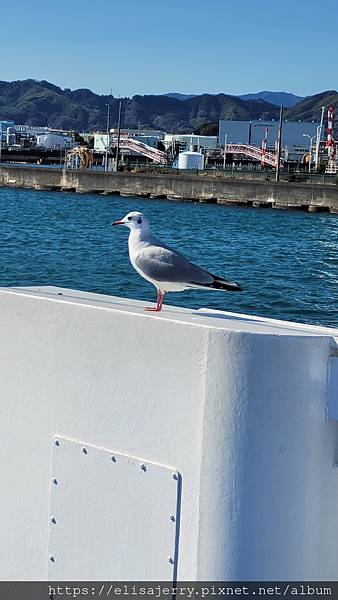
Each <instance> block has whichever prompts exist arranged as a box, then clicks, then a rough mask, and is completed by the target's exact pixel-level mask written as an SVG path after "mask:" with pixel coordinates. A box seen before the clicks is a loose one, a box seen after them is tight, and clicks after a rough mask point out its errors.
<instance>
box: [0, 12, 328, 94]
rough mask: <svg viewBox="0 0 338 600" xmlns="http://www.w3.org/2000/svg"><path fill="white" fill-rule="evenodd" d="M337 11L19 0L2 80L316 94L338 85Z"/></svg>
mask: <svg viewBox="0 0 338 600" xmlns="http://www.w3.org/2000/svg"><path fill="white" fill-rule="evenodd" d="M337 17H338V5H337V4H336V3H335V2H334V1H332V2H331V5H330V7H329V5H328V4H325V3H323V2H322V3H319V2H318V0H317V1H315V0H306V1H305V0H293V1H291V0H283V2H276V1H275V0H270V1H269V2H267V1H266V0H250V1H249V0H241V1H239V0H237V1H236V2H234V1H229V0H209V1H206V0H203V1H201V0H195V1H190V0H185V1H184V0H171V1H170V2H169V1H163V0H157V1H155V0H143V1H142V0H127V1H126V0H124V1H123V0H101V2H93V1H90V2H89V1H88V0H82V1H80V0H68V1H67V2H65V1H64V0H60V1H59V2H50V1H49V0H44V1H41V0H12V1H11V2H9V3H6V9H5V10H3V11H2V18H1V22H2V27H1V36H0V52H1V57H2V60H1V73H0V78H1V79H2V80H14V79H25V78H27V77H31V78H35V79H47V80H48V81H51V82H53V83H55V84H57V85H60V86H61V87H70V88H72V89H74V88H78V87H87V88H90V89H92V90H93V91H95V92H98V93H110V90H112V92H113V94H114V95H115V96H118V95H121V96H131V95H133V94H136V93H140V94H151V93H155V94H160V93H165V92H170V91H179V92H183V93H203V92H209V93H217V92H225V93H230V94H240V93H247V92H256V91H261V90H263V89H267V90H278V91H280V90H283V91H291V92H294V93H296V94H299V95H309V94H313V93H317V92H320V91H323V90H327V89H337V80H336V78H335V75H336V65H337V63H338V44H337V41H336V40H337V23H338V18H337ZM316 47H317V49H316Z"/></svg>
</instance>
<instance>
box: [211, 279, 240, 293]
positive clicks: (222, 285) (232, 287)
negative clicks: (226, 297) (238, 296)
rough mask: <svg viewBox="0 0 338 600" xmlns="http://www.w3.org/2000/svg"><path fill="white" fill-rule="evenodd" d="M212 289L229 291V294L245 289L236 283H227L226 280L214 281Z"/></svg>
mask: <svg viewBox="0 0 338 600" xmlns="http://www.w3.org/2000/svg"><path fill="white" fill-rule="evenodd" d="M212 287H213V288H214V289H215V290H228V291H229V292H242V291H243V288H242V287H241V286H240V285H239V283H236V282H235V281H226V280H225V279H216V278H215V279H214V281H213V283H212Z"/></svg>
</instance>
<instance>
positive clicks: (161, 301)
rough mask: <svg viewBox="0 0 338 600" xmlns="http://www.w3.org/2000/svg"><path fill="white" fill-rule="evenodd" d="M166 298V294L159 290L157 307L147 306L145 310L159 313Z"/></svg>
mask: <svg viewBox="0 0 338 600" xmlns="http://www.w3.org/2000/svg"><path fill="white" fill-rule="evenodd" d="M164 296H165V293H164V294H162V292H160V290H157V303H156V306H146V307H145V309H144V310H148V311H149V310H151V311H153V312H159V311H160V310H161V308H162V304H163V300H164Z"/></svg>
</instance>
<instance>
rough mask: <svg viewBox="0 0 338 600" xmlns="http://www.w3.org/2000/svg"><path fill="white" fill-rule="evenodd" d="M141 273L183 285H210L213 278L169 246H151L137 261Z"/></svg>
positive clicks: (156, 279)
mask: <svg viewBox="0 0 338 600" xmlns="http://www.w3.org/2000/svg"><path fill="white" fill-rule="evenodd" d="M135 262H136V265H137V266H138V268H139V269H141V271H143V273H144V274H145V275H147V276H148V277H150V278H151V279H154V280H155V281H163V282H172V283H183V284H186V285H189V284H191V285H192V286H194V285H210V284H212V282H213V279H214V278H213V276H212V275H211V273H208V272H207V271H205V270H204V269H201V268H200V267H198V266H197V265H194V264H193V263H191V262H190V261H189V260H188V259H187V258H185V257H184V256H183V255H182V254H179V253H178V252H175V250H172V249H171V248H169V247H168V246H162V245H160V246H156V245H149V246H147V247H146V248H144V249H143V250H141V251H140V252H139V254H138V255H137V257H136V259H135Z"/></svg>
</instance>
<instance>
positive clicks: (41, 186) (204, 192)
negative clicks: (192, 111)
mask: <svg viewBox="0 0 338 600" xmlns="http://www.w3.org/2000/svg"><path fill="white" fill-rule="evenodd" d="M0 186H3V187H15V188H16V187H17V188H24V189H35V190H39V191H72V192H77V193H82V194H84V193H97V194H102V195H109V194H120V195H121V196H126V197H128V196H136V197H144V198H157V199H167V200H173V201H179V202H180V201H181V202H189V201H191V202H206V203H211V204H224V205H230V206H248V207H250V206H253V207H255V208H275V209H281V210H303V211H304V210H305V211H309V212H330V213H332V214H338V185H336V184H332V183H329V184H322V183H293V182H285V181H280V182H278V183H277V182H272V181H253V180H249V179H230V178H225V177H222V176H217V175H209V174H207V175H196V174H191V175H190V174H179V175H178V174H177V173H172V174H170V173H169V174H168V173H167V174H160V173H130V172H123V171H122V172H118V173H113V172H95V171H88V170H81V169H79V170H76V171H66V170H64V169H62V168H56V167H43V168H42V167H38V166H37V167H34V166H29V167H27V166H26V165H25V166H24V165H17V164H16V165H12V164H6V165H5V164H1V165H0Z"/></svg>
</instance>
